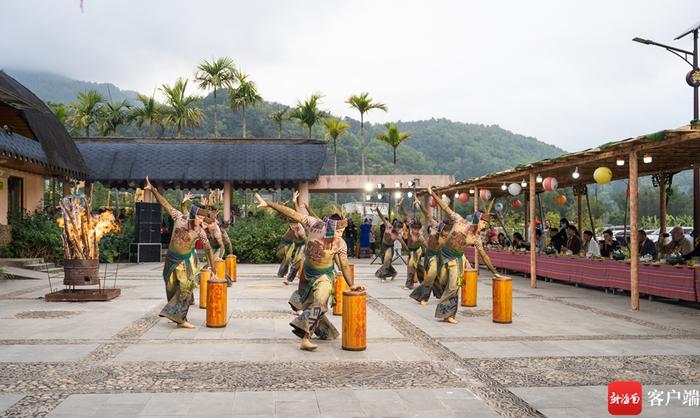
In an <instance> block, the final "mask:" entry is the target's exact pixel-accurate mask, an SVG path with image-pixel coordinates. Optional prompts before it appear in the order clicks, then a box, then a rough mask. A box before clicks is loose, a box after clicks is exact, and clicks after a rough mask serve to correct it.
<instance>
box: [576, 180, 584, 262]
mask: <svg viewBox="0 0 700 418" xmlns="http://www.w3.org/2000/svg"><path fill="white" fill-rule="evenodd" d="M576 214H577V215H578V223H577V224H576V227H577V228H578V232H579V233H581V232H583V211H582V210H581V193H579V194H578V195H576ZM576 255H578V254H576Z"/></svg>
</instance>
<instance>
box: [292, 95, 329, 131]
mask: <svg viewBox="0 0 700 418" xmlns="http://www.w3.org/2000/svg"><path fill="white" fill-rule="evenodd" d="M322 97H323V95H321V94H320V93H314V94H312V95H311V96H310V97H309V98H308V99H307V100H305V101H304V102H301V101H297V105H296V107H294V109H292V112H291V113H290V114H289V118H290V119H297V120H298V121H299V125H301V126H304V127H306V129H308V131H309V139H311V130H312V129H313V127H314V125H315V124H316V123H318V122H319V121H321V119H323V118H325V117H326V116H327V115H328V113H327V112H325V111H323V110H320V109H319V108H318V103H319V102H320V101H321V98H322Z"/></svg>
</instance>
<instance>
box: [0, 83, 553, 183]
mask: <svg viewBox="0 0 700 418" xmlns="http://www.w3.org/2000/svg"><path fill="white" fill-rule="evenodd" d="M8 73H9V74H10V75H12V76H13V77H15V78H17V80H19V81H20V82H21V83H23V84H24V85H25V86H27V87H28V88H29V89H30V90H32V91H34V92H35V93H36V94H37V95H38V96H39V97H41V98H42V99H43V100H45V101H52V102H59V103H68V102H70V101H72V100H74V99H75V97H76V96H77V94H78V93H80V92H83V91H85V90H87V89H90V88H93V89H96V90H98V91H99V92H100V93H102V94H104V95H105V97H107V89H109V91H110V92H111V97H112V99H113V100H121V99H127V100H131V101H133V100H134V98H135V96H136V92H133V91H128V90H120V89H119V88H118V87H116V86H114V85H112V84H109V83H91V82H85V81H78V80H73V79H70V78H68V77H63V76H58V75H55V74H49V73H40V72H29V71H18V70H9V71H8ZM191 92H194V90H191ZM217 96H218V97H217V101H218V104H219V132H220V136H224V137H239V136H240V135H241V114H240V113H239V112H232V111H231V110H230V108H229V106H228V98H227V96H226V93H225V92H220V93H219V94H218V95H217ZM389 105H390V106H391V104H389ZM200 106H201V107H202V108H203V109H204V111H205V114H206V116H207V118H206V121H205V122H204V124H203V125H202V126H201V127H199V128H196V129H192V130H186V131H183V136H200V137H206V136H210V135H211V132H212V131H213V127H212V123H213V120H214V118H213V108H214V99H213V95H212V94H208V95H207V96H205V97H203V98H202V100H201V102H200ZM284 107H286V106H285V105H283V104H279V103H269V102H265V103H263V104H261V105H259V106H257V107H255V108H253V109H249V110H248V136H249V137H251V138H276V137H277V127H276V125H275V124H274V122H272V121H271V120H270V119H269V116H268V115H269V114H270V113H271V112H272V111H274V110H279V109H281V108H284ZM346 121H347V122H348V123H349V124H350V126H351V129H350V131H351V132H350V133H348V134H345V135H343V136H342V137H340V138H339V140H338V174H359V167H360V155H359V144H360V139H359V131H360V122H359V121H358V120H355V119H352V118H346ZM397 125H398V126H399V128H400V129H401V130H402V131H409V132H411V133H412V137H411V139H409V140H408V141H406V142H404V143H403V144H401V145H400V146H399V148H398V153H397V165H396V167H394V166H393V164H392V163H391V158H392V153H391V148H390V147H389V146H388V145H387V144H385V143H383V142H380V141H378V140H376V139H374V137H375V136H376V135H377V134H378V133H380V132H383V131H384V130H385V128H384V126H383V125H381V124H365V133H366V136H365V138H366V147H365V151H366V169H367V172H368V173H370V174H374V173H391V172H394V171H395V172H397V173H415V174H427V173H434V174H452V175H454V176H455V179H457V180H462V179H465V178H468V177H473V176H478V175H482V174H485V173H488V172H491V171H495V170H502V169H506V168H509V167H513V166H515V165H518V164H524V163H529V162H533V161H537V160H540V159H543V158H548V157H554V156H557V155H560V154H562V153H563V152H564V151H563V150H562V149H560V148H557V147H555V146H552V145H548V144H545V143H543V142H541V141H538V140H537V139H536V138H533V137H526V136H523V135H518V134H515V133H513V132H510V131H508V130H505V129H503V128H501V127H499V126H497V125H491V126H486V125H480V124H470V123H461V122H453V121H450V120H447V119H430V120H422V121H411V122H403V121H398V122H397ZM118 132H119V134H120V135H124V136H145V135H147V132H146V131H145V129H144V130H142V131H139V130H138V129H137V128H136V127H134V126H131V127H128V128H121V129H120V130H119V131H118ZM163 134H164V135H165V136H171V135H173V133H172V132H164V133H163ZM306 135H307V133H306V130H305V129H303V128H301V127H299V126H298V125H297V124H296V123H295V122H294V121H288V122H287V123H286V124H285V125H284V129H283V132H282V137H283V138H305V137H306ZM314 136H315V137H319V138H321V137H323V132H322V130H321V127H320V126H318V127H316V129H315V131H314ZM332 152H333V147H332V146H329V147H328V158H327V159H326V163H325V165H324V167H323V173H324V174H330V173H332V172H333V154H332Z"/></svg>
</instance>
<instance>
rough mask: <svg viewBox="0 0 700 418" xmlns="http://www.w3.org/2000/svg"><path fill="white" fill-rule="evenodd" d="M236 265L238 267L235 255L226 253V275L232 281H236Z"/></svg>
mask: <svg viewBox="0 0 700 418" xmlns="http://www.w3.org/2000/svg"><path fill="white" fill-rule="evenodd" d="M237 267H238V259H237V258H236V256H235V255H233V254H229V255H227V256H226V272H227V273H228V277H229V278H230V279H231V281H232V282H235V281H236V273H237V271H236V270H237Z"/></svg>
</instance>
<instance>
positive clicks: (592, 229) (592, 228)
mask: <svg viewBox="0 0 700 418" xmlns="http://www.w3.org/2000/svg"><path fill="white" fill-rule="evenodd" d="M585 187H586V206H587V207H588V219H589V220H590V222H591V232H593V238H592V239H593V240H597V238H596V235H595V224H594V223H593V212H592V211H591V200H590V197H589V196H588V186H585Z"/></svg>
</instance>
